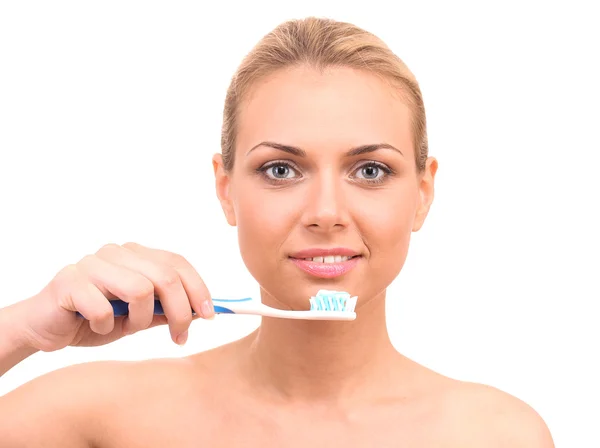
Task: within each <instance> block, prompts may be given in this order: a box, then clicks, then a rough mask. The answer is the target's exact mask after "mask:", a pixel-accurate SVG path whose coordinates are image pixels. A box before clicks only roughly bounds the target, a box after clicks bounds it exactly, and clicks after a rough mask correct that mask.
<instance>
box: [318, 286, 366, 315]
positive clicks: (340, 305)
mask: <svg viewBox="0 0 600 448" xmlns="http://www.w3.org/2000/svg"><path fill="white" fill-rule="evenodd" d="M357 299H358V297H356V296H354V297H350V294H348V293H347V292H343V291H330V290H327V289H321V290H319V292H317V295H316V296H314V297H311V298H310V310H311V311H337V312H348V313H354V308H355V307H356V301H357Z"/></svg>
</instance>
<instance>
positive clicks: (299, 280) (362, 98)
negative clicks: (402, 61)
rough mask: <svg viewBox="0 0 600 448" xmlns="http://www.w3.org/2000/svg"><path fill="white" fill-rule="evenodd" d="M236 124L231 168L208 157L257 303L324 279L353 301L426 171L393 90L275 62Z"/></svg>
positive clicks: (412, 211) (410, 226)
mask: <svg viewBox="0 0 600 448" xmlns="http://www.w3.org/2000/svg"><path fill="white" fill-rule="evenodd" d="M237 129H238V134H237V143H236V149H235V162H234V169H233V171H232V172H231V173H229V174H227V173H225V172H224V170H223V166H222V161H221V157H220V155H219V154H218V155H215V158H214V167H215V174H216V184H217V193H218V196H219V199H220V200H221V204H222V205H223V209H224V211H225V214H226V217H227V220H228V222H229V223H230V224H231V225H236V226H237V227H238V236H239V244H240V249H241V254H242V258H243V260H244V262H245V264H246V266H247V267H248V269H249V271H250V273H251V274H252V275H253V276H254V278H255V279H256V280H257V281H258V282H259V284H260V286H261V288H262V290H263V291H262V294H263V296H262V300H263V302H265V303H271V304H274V305H277V306H280V307H285V308H292V309H307V307H308V304H309V302H308V299H309V298H310V297H311V296H313V295H315V294H316V293H317V291H318V290H319V289H334V290H342V291H347V292H349V293H350V294H351V295H356V296H358V305H357V308H360V306H361V304H364V302H365V301H367V300H370V299H372V298H374V297H376V296H379V295H380V294H381V293H382V292H384V290H385V288H386V287H387V286H388V285H389V284H390V283H391V282H392V280H393V279H394V278H395V277H396V276H397V275H398V273H399V272H400V270H401V269H402V266H403V264H404V261H405V259H406V255H407V251H408V245H409V240H410V236H411V232H413V231H416V230H418V229H419V228H420V227H421V225H422V223H423V221H424V219H425V217H426V215H427V212H428V210H429V205H430V203H431V200H432V199H433V176H434V175H435V170H436V163H435V160H434V159H429V160H428V164H427V169H426V170H425V172H424V173H422V174H418V173H417V170H416V167H415V156H414V154H415V152H414V147H413V144H412V134H411V130H410V110H409V108H408V107H407V106H406V105H405V104H404V103H403V102H402V101H401V100H400V99H399V96H398V94H397V92H396V91H394V90H393V89H392V88H391V87H390V86H389V85H388V84H386V83H385V82H384V81H382V80H381V79H379V78H377V77H375V76H373V75H371V74H368V73H366V72H360V71H355V70H351V69H347V68H335V69H328V70H327V71H326V72H325V73H323V74H320V73H318V72H317V71H314V70H313V69H311V68H306V67H300V68H293V69H288V70H284V71H279V72H277V73H275V74H273V75H272V76H270V77H268V78H266V79H264V80H262V81H261V82H259V83H257V84H256V85H255V86H254V87H253V88H252V90H251V92H250V95H249V96H248V97H247V99H246V100H245V101H244V102H243V103H242V104H241V106H240V109H239V120H238V128H237ZM327 251H329V252H327ZM327 254H329V258H325V257H326V256H327ZM336 255H337V257H336ZM352 255H354V257H353V258H350V259H346V258H340V256H342V257H348V256H352ZM332 256H333V258H331V257H332ZM315 257H317V258H315ZM318 257H323V258H318ZM306 258H312V260H306Z"/></svg>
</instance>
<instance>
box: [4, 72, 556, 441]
mask: <svg viewBox="0 0 600 448" xmlns="http://www.w3.org/2000/svg"><path fill="white" fill-rule="evenodd" d="M239 118H240V119H239V129H238V135H237V147H236V152H235V167H234V169H233V171H232V172H226V171H225V170H224V167H223V163H222V158H221V156H220V154H217V155H215V156H214V158H213V166H214V170H215V180H216V190H217V195H218V198H219V200H220V201H221V205H222V207H223V211H224V213H225V216H226V218H227V221H228V223H229V224H230V225H233V226H237V228H238V234H239V244H240V250H241V253H242V257H243V259H244V262H245V263H246V266H247V268H248V269H249V271H250V272H251V274H252V275H253V276H254V277H255V278H256V280H257V281H258V283H259V284H260V286H261V299H262V301H263V303H266V304H267V305H270V306H274V307H277V308H284V309H306V306H307V298H308V297H310V296H311V295H314V293H315V292H316V291H317V290H318V289H336V290H345V291H349V292H350V291H351V292H352V294H353V295H357V296H358V297H359V301H358V305H357V308H356V312H357V316H358V317H357V319H356V320H355V321H352V322H327V321H319V322H313V321H296V320H282V319H281V320H278V319H272V318H263V321H262V324H261V326H260V327H259V329H258V330H257V331H255V332H254V333H252V334H250V335H248V336H247V337H245V338H243V339H241V340H239V341H236V342H234V343H232V344H228V345H225V346H222V347H219V348H216V349H214V350H210V351H208V352H203V353H199V354H196V355H193V356H190V357H187V358H182V359H159V360H150V361H143V362H133V363H120V362H98V363H88V364H82V365H76V366H71V367H68V368H65V369H61V370H59V371H56V372H52V373H50V374H47V375H44V376H42V377H40V378H37V379H36V380H34V381H32V382H30V383H27V384H25V385H23V386H21V387H20V388H18V389H17V390H15V391H13V392H11V393H9V394H7V395H6V396H4V397H1V398H0V436H1V437H0V440H9V441H11V443H12V445H7V446H19V443H23V444H25V442H27V443H29V444H31V445H36V443H35V442H37V443H39V444H41V443H42V442H46V443H48V442H49V441H51V442H53V443H55V444H57V446H58V445H60V446H64V447H82V446H95V447H117V446H128V447H153V446H157V447H158V446H181V447H187V446H190V447H191V446H245V447H252V446H260V447H264V446H273V447H275V446H287V447H295V446H298V447H300V446H302V447H304V446H306V445H307V444H309V443H311V444H313V445H317V446H352V447H362V446H364V447H373V446H377V447H392V446H403V447H421V446H423V447H424V446H427V447H462V448H465V447H483V446H485V447H536V448H537V447H539V448H548V447H552V446H553V443H552V439H551V437H550V434H549V431H548V428H547V427H546V425H545V424H544V422H543V421H542V419H541V418H540V417H539V415H538V414H537V413H536V412H535V411H534V410H533V409H531V408H530V407H529V406H528V405H526V404H525V403H523V402H522V401H520V400H518V399H517V398H515V397H512V396H510V395H508V394H506V393H504V392H501V391H499V390H497V389H494V388H491V387H488V386H484V385H479V384H473V383H466V382H461V381H457V380H454V379H450V378H447V377H445V376H443V375H440V374H438V373H435V372H433V371H431V370H429V369H427V368H425V367H423V366H421V365H419V364H417V363H415V362H414V361H412V360H410V359H408V358H406V357H404V356H403V355H402V354H400V353H398V352H397V351H396V350H395V349H394V347H393V346H392V343H391V341H390V339H389V336H388V333H387V329H386V321H385V293H386V288H387V286H388V285H389V284H390V283H391V282H392V281H393V279H394V278H395V277H396V276H397V275H398V273H399V272H400V270H401V269H402V266H403V264H404V262H405V259H406V256H407V253H408V246H409V241H410V236H411V234H412V232H416V231H418V230H419V229H420V228H421V227H422V226H423V223H424V221H425V218H426V216H427V213H428V211H429V208H430V206H431V203H432V201H433V193H434V178H435V174H436V171H437V161H436V160H435V159H434V158H429V159H428V160H427V166H426V168H425V170H424V171H422V172H418V171H417V169H416V165H415V158H414V149H413V147H412V140H411V134H410V128H409V119H410V110H409V109H408V108H407V107H406V105H405V104H404V103H403V102H402V101H401V99H400V98H399V97H398V95H397V92H395V91H394V90H393V89H392V88H391V87H390V86H389V85H388V84H386V83H384V82H382V81H381V80H380V79H378V78H377V77H374V76H372V75H371V74H368V73H364V72H358V71H354V70H351V69H346V68H336V69H328V70H326V71H325V72H324V73H319V72H315V71H313V70H312V69H310V68H307V67H298V68H293V69H288V70H285V71H280V72H277V73H275V74H273V75H271V76H269V77H268V78H266V79H264V80H262V81H261V82H259V83H257V84H256V85H255V86H254V88H253V90H252V92H251V95H250V96H249V97H248V98H247V99H246V101H245V102H244V103H243V104H242V106H241V109H240V117H239ZM262 142H271V143H276V144H278V145H289V146H293V147H295V148H299V149H301V150H302V151H303V153H304V154H303V155H298V154H296V155H292V154H289V153H288V152H286V151H283V150H281V149H276V148H273V147H272V146H273V145H271V146H269V145H265V144H261V143H262ZM382 143H385V144H387V145H391V146H393V147H394V148H396V149H397V150H394V149H390V148H381V149H377V150H375V151H372V152H369V153H363V154H361V155H356V156H352V157H348V156H347V155H346V153H347V151H349V150H350V149H352V148H355V147H359V146H362V145H373V144H382ZM276 146H277V145H276ZM275 161H278V163H280V164H281V162H282V161H286V162H287V163H289V164H290V166H289V167H288V168H285V167H280V168H279V171H278V170H277V169H275V168H273V166H271V168H270V169H265V170H263V171H257V170H259V169H260V168H261V167H265V165H266V164H269V163H272V162H275ZM373 161H374V162H377V163H379V164H383V165H380V168H379V169H378V168H375V169H371V170H369V169H365V168H364V166H365V164H367V163H370V162H373ZM381 166H384V167H386V168H389V169H391V173H390V174H386V172H385V170H384V169H383V168H381ZM278 173H279V174H278ZM373 178H374V179H379V180H381V182H380V183H373V182H372V179H373ZM340 246H343V247H348V248H351V249H353V250H355V251H357V252H358V253H360V255H361V258H360V260H359V262H358V264H357V265H356V267H355V268H354V269H353V270H351V271H350V272H348V273H346V274H345V275H343V276H341V277H338V278H334V279H321V278H316V277H313V276H311V275H309V274H307V273H306V272H304V271H302V270H300V269H298V268H297V267H296V265H295V264H294V263H293V262H292V261H291V260H290V258H289V257H290V255H291V254H293V253H294V252H295V251H298V250H300V249H305V248H307V247H340ZM98 259H102V260H104V261H106V262H107V263H108V264H110V265H111V266H118V267H121V268H122V267H123V265H124V264H126V265H127V269H126V270H121V271H119V272H116V271H115V269H114V268H113V269H112V271H111V272H110V273H107V269H108V268H107V265H106V264H102V263H99V262H98ZM84 260H86V261H84V262H83V263H82V264H81V265H79V264H78V265H75V266H74V267H71V268H69V269H67V270H66V271H65V272H64V273H62V274H60V275H59V276H57V278H58V280H55V281H54V283H51V284H50V285H49V286H48V288H46V290H44V291H42V293H40V295H39V296H37V297H34V298H31V299H29V302H28V301H25V302H23V303H21V304H18V306H14V307H12V308H11V309H9V310H6V312H4V314H0V317H2V316H4V318H5V319H6V322H19V321H23V320H24V319H25V317H24V316H25V315H26V314H27V313H25V311H26V309H27V305H31V304H32V303H33V302H34V301H36V302H35V303H36V306H38V307H39V306H40V303H41V302H43V303H45V304H47V306H48V308H49V309H50V310H51V311H49V312H48V315H50V314H52V313H56V315H53V318H54V319H59V318H60V319H64V321H61V322H62V325H63V327H61V328H66V327H67V326H68V325H73V328H70V331H69V332H66V331H64V332H62V333H63V337H62V339H60V337H59V336H57V333H61V332H60V331H57V330H54V331H53V332H48V331H46V333H45V334H44V336H45V337H41V336H40V334H41V333H43V331H42V330H43V329H46V327H44V325H47V322H49V320H48V319H47V320H46V321H45V322H46V324H44V323H40V322H34V323H31V322H28V325H27V328H28V331H26V332H22V331H21V332H16V333H15V334H20V335H22V336H21V337H19V338H16V339H15V340H14V343H13V346H14V347H21V348H22V349H21V348H20V349H19V350H21V351H14V352H11V353H12V355H11V356H12V357H13V358H14V359H18V358H23V357H25V356H26V355H27V350H30V351H31V350H32V347H35V349H37V350H40V349H42V350H45V351H51V350H55V349H58V348H60V346H61V345H62V346H65V345H77V344H82V345H90V344H102V343H107V342H110V341H111V340H115V339H118V338H119V337H122V336H123V335H124V334H125V333H126V330H131V329H132V328H133V327H131V326H135V328H134V330H140V329H144V328H148V327H149V326H153V325H161V324H168V325H170V329H171V335H172V338H173V340H174V341H177V340H178V337H179V335H181V334H184V335H185V332H186V330H187V328H188V326H189V324H190V322H191V315H188V314H187V312H186V309H185V305H187V307H188V308H187V310H189V305H190V304H191V305H192V307H193V308H194V309H197V310H200V309H202V303H204V302H205V300H206V299H207V298H209V297H210V294H209V293H208V290H207V289H206V287H205V286H204V284H203V283H202V282H201V279H200V277H199V276H197V274H196V273H195V271H193V268H191V267H190V266H189V265H188V264H187V262H185V260H184V259H183V258H181V257H179V256H175V255H173V254H168V253H166V252H162V251H156V250H153V249H148V248H144V247H141V246H139V245H133V244H129V245H126V246H125V247H121V246H108V247H107V248H103V249H101V251H99V254H96V255H94V256H92V257H90V258H87V259H84ZM133 273H136V274H139V275H137V276H134V275H133ZM165 273H169V274H167V275H165ZM366 279H368V280H366ZM146 280H148V282H146ZM167 280H169V281H167ZM136 282H137V283H136ZM108 283H110V284H111V285H112V286H111V288H108V287H107V284H108ZM90 285H92V286H93V288H92V287H91V286H90ZM157 285H159V286H158V287H157ZM126 286H127V287H126ZM160 287H162V289H163V290H162V293H163V294H162V295H161V297H163V296H164V301H165V302H169V303H170V305H169V306H168V308H169V310H170V312H169V313H168V315H167V316H166V318H161V319H162V320H161V319H159V318H156V317H152V316H151V314H149V312H148V307H149V305H148V304H149V303H151V297H150V295H151V293H152V288H154V289H157V288H160ZM75 288H78V289H75ZM119 288H122V289H124V290H125V291H116V289H119ZM74 290H76V291H77V293H73V291H74ZM90 290H91V291H92V292H91V293H90ZM64 291H68V292H67V293H65V292H64ZM96 291H98V293H96ZM124 293H128V294H129V297H130V299H129V300H130V301H131V302H132V303H135V304H136V305H135V308H134V309H136V310H137V312H136V313H134V315H132V318H131V322H129V323H125V322H123V321H120V320H115V319H113V318H112V317H110V316H109V315H108V314H107V313H106V312H103V311H102V310H104V311H106V304H107V302H106V297H108V298H110V297H112V296H119V297H120V295H119V294H124ZM65 296H66V297H67V298H65ZM74 297H75V299H74ZM390 300H393V298H390ZM105 302H106V303H105ZM57 303H59V304H60V306H58V305H56V304H57ZM82 307H83V308H85V307H87V309H88V311H89V313H90V314H91V315H92V317H93V318H92V321H91V322H92V323H91V324H87V323H84V324H82V323H81V322H79V321H77V325H80V327H74V325H75V323H73V322H75V321H71V320H69V319H71V317H72V312H71V313H70V314H69V313H68V311H70V310H75V309H81V308H82ZM59 310H62V311H59ZM9 313H10V314H9ZM61 313H62V314H61ZM201 314H202V317H207V318H210V317H211V315H212V312H211V310H210V309H208V310H207V311H206V313H201ZM8 317H10V319H8ZM13 325H14V324H13ZM124 328H125V329H124ZM64 333H68V336H66V337H65V336H64ZM184 339H185V337H184ZM44 344H45V345H44ZM1 349H2V348H1V346H0V350H1ZM0 353H1V351H0ZM24 353H25V355H23V354H24ZM81 378H85V379H86V381H81ZM8 409H11V411H10V412H8ZM49 412H52V418H48V414H49ZM15 428H19V429H15ZM36 438H37V439H36Z"/></svg>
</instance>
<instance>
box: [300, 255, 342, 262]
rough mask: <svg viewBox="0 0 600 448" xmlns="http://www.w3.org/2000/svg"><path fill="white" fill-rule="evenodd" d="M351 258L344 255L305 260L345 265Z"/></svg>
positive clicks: (307, 259)
mask: <svg viewBox="0 0 600 448" xmlns="http://www.w3.org/2000/svg"><path fill="white" fill-rule="evenodd" d="M349 258H351V257H346V256H344V255H327V256H326V257H313V258H305V260H306V261H314V262H316V263H343V262H344V261H348V259H349Z"/></svg>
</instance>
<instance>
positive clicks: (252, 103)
mask: <svg viewBox="0 0 600 448" xmlns="http://www.w3.org/2000/svg"><path fill="white" fill-rule="evenodd" d="M238 114H239V115H238V128H237V133H238V135H237V142H238V147H241V148H242V150H243V149H244V148H246V149H249V148H250V147H251V146H252V145H253V144H256V143H258V142H259V141H263V140H274V141H277V142H280V143H284V144H291V145H297V146H300V147H303V148H305V149H307V150H310V149H311V148H317V147H318V148H319V149H322V148H324V147H329V146H330V147H337V148H339V149H347V147H350V146H356V145H363V144H372V143H383V142H385V143H389V144H392V145H394V146H396V145H397V147H400V148H401V149H405V150H406V153H409V152H410V149H411V148H412V142H411V132H410V110H409V108H408V107H407V106H406V104H405V103H404V102H403V101H402V100H401V99H400V95H399V93H398V91H397V90H395V89H394V88H393V87H392V86H391V85H390V84H389V83H388V82H386V81H385V80H383V79H381V78H380V77H378V76H376V75H373V74H370V73H368V72H365V71H358V70H353V69H350V68H328V69H326V70H325V71H323V72H319V71H316V70H315V69H312V68H310V67H295V68H291V69H285V70H281V71H278V72H276V73H274V74H272V75H270V76H268V77H266V78H265V79H263V80H261V81H259V82H258V83H256V84H255V85H254V86H253V87H252V88H251V91H250V92H249V95H248V96H247V98H246V100H245V101H244V102H243V103H242V104H241V105H240V108H239V110H238ZM403 152H404V151H403Z"/></svg>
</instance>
